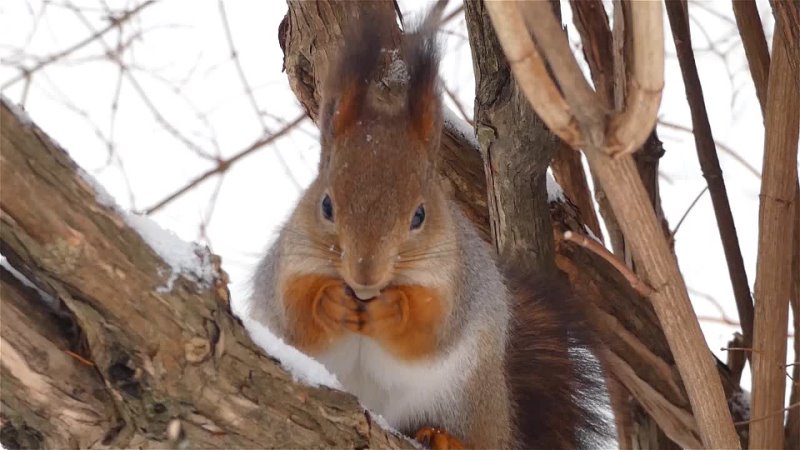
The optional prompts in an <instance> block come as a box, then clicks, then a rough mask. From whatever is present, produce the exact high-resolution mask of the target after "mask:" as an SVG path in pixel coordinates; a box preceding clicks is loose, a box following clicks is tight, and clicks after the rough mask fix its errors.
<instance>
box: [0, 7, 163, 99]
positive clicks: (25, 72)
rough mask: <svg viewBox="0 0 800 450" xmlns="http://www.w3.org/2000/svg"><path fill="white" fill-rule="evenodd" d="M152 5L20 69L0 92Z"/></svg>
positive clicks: (119, 18)
mask: <svg viewBox="0 0 800 450" xmlns="http://www.w3.org/2000/svg"><path fill="white" fill-rule="evenodd" d="M154 3H155V0H147V1H146V2H144V3H141V4H139V5H138V6H136V7H135V8H133V9H130V10H128V11H125V12H124V13H122V14H121V15H120V16H119V17H112V18H111V20H110V23H109V24H108V25H107V26H106V27H105V28H103V29H101V30H98V31H96V32H94V33H92V34H91V35H90V36H88V37H86V38H85V39H83V40H81V41H79V42H76V43H75V44H73V45H70V46H69V47H67V48H65V49H64V50H61V51H60V52H56V53H53V54H52V55H50V56H47V57H45V58H44V59H42V60H41V61H39V62H38V63H37V64H36V65H34V66H33V67H30V68H21V72H22V73H20V74H19V75H18V76H16V77H14V78H12V79H10V80H8V81H6V82H5V83H3V85H2V86H1V87H0V90H5V89H7V88H8V87H9V86H12V85H14V84H15V83H17V82H19V81H20V80H24V79H27V78H30V77H31V76H32V75H33V74H34V73H36V72H37V71H39V70H41V69H42V68H43V67H45V66H47V65H49V64H52V63H54V62H56V61H58V60H60V59H62V58H64V57H67V56H69V55H71V54H72V53H75V52H76V51H77V50H80V49H81V48H83V47H85V46H86V45H88V44H91V43H92V42H94V41H96V40H98V39H99V38H100V37H102V36H103V35H104V34H106V33H108V32H109V31H111V30H114V29H116V28H119V26H120V25H122V24H123V23H125V22H127V21H128V20H130V19H131V18H132V17H134V16H135V15H137V14H139V13H140V12H141V11H142V10H144V9H145V8H147V7H148V6H150V5H152V4H154Z"/></svg>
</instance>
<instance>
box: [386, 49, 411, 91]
mask: <svg viewBox="0 0 800 450" xmlns="http://www.w3.org/2000/svg"><path fill="white" fill-rule="evenodd" d="M389 53H391V54H392V63H391V64H390V65H389V70H388V71H387V73H386V76H384V77H383V81H384V83H386V84H389V83H398V84H405V83H407V82H408V78H409V75H408V69H407V68H406V63H405V62H404V61H403V60H402V59H400V56H399V55H398V51H397V50H396V49H393V50H390V51H389Z"/></svg>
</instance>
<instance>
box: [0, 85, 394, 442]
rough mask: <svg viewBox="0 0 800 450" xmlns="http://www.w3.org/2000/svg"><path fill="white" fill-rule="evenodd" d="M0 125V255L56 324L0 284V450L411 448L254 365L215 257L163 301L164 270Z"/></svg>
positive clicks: (29, 299)
mask: <svg viewBox="0 0 800 450" xmlns="http://www.w3.org/2000/svg"><path fill="white" fill-rule="evenodd" d="M0 119H2V123H3V132H2V135H1V136H0V139H1V142H2V148H3V153H2V162H3V163H2V165H0V179H2V197H0V207H1V208H2V209H1V211H0V219H1V220H2V227H0V244H1V245H0V250H1V251H2V254H3V255H4V256H5V257H6V258H8V261H9V262H10V264H11V265H12V266H14V267H15V268H17V270H19V271H20V272H22V273H24V274H25V276H26V277H27V278H28V279H29V280H31V281H32V282H33V283H35V284H36V286H37V287H38V288H39V289H41V290H42V291H43V292H44V293H45V294H44V296H45V297H48V298H52V299H54V300H52V301H51V303H56V302H57V303H58V304H60V308H61V309H62V310H63V311H62V313H61V314H60V315H59V316H58V317H54V316H52V315H51V314H49V313H48V310H49V308H51V306H47V305H46V304H45V303H44V302H42V301H41V300H39V299H38V298H36V295H34V294H36V292H35V291H33V290H31V289H25V288H24V287H23V286H21V285H20V283H19V282H18V281H17V280H16V279H14V278H13V277H10V276H9V274H8V272H7V271H4V272H3V274H2V275H3V276H2V292H3V294H2V296H1V297H2V308H3V309H2V315H3V321H2V326H1V327H0V336H1V337H2V344H3V352H2V358H0V361H1V362H2V375H3V389H2V394H1V398H2V417H3V421H2V423H3V425H2V427H3V428H2V432H0V437H2V439H3V445H5V446H7V448H19V447H29V446H30V447H42V446H43V447H46V448H78V447H79V448H99V447H104V448H105V447H116V448H133V447H143V448H156V447H160V448H163V447H165V446H168V445H170V444H171V445H176V446H184V445H188V446H190V447H192V448H288V447H294V448H298V447H306V448H308V447H339V448H354V449H355V448H365V447H370V448H371V447H377V448H397V447H398V446H403V445H405V446H409V444H408V443H407V442H406V443H404V442H403V441H402V440H399V439H397V438H396V437H394V436H392V435H391V434H388V433H386V432H385V431H383V430H381V429H380V427H377V426H374V425H373V424H372V422H371V421H370V418H369V416H368V415H367V414H365V412H364V410H363V409H362V408H361V407H360V406H359V404H358V401H357V400H356V399H355V398H354V397H352V396H350V395H349V394H346V393H344V392H341V391H337V390H334V389H330V388H325V387H321V388H314V387H310V386H304V385H299V384H296V383H293V382H292V377H291V376H290V375H289V374H288V373H286V372H285V371H284V370H283V369H282V368H281V367H280V366H279V365H278V364H277V362H276V361H275V360H273V359H271V358H269V357H267V356H265V355H264V353H263V352H262V351H261V350H260V349H259V348H258V347H257V346H256V345H255V344H253V342H252V341H251V340H250V338H249V337H248V335H247V333H246V331H245V330H244V328H243V327H242V325H241V323H240V322H239V321H238V320H237V319H236V318H235V317H234V316H233V314H232V313H231V311H230V308H229V303H228V301H229V298H228V291H227V287H226V277H225V275H224V273H223V272H222V271H221V269H220V268H219V264H218V263H219V260H218V259H216V260H215V259H214V258H212V257H211V256H210V255H208V254H201V255H198V259H199V261H205V262H206V263H207V264H209V265H210V267H208V270H210V271H212V273H213V281H212V282H211V283H208V284H207V285H206V284H204V283H197V282H195V281H192V280H190V279H188V278H187V277H184V276H181V277H179V278H177V279H175V280H174V284H173V287H172V288H171V289H163V287H164V286H165V285H167V284H168V281H169V279H170V276H171V275H170V274H171V268H170V266H169V265H167V263H165V262H164V261H163V260H162V259H161V258H160V257H159V256H158V254H157V253H156V252H155V251H154V250H153V249H152V248H150V247H149V246H148V245H147V244H146V243H145V241H143V239H142V237H141V236H140V235H139V234H138V233H137V232H136V231H134V230H133V229H131V228H130V227H129V226H128V225H127V224H126V220H125V218H124V217H123V216H122V214H121V213H120V212H119V211H117V210H116V209H115V208H114V207H110V206H108V205H107V204H104V203H105V200H104V199H103V197H102V196H100V197H98V195H101V194H98V193H97V192H96V191H95V189H94V188H93V187H92V186H91V185H90V184H89V183H88V182H87V181H86V180H85V178H83V177H82V176H81V175H80V174H79V173H78V171H79V169H78V167H77V166H76V165H75V163H74V162H73V161H72V160H71V159H70V158H69V156H67V154H66V153H65V152H64V151H63V150H62V149H61V148H60V147H59V146H58V145H57V144H55V143H54V142H53V141H51V140H50V139H49V138H48V137H47V135H46V134H44V133H43V132H42V131H41V130H39V129H38V128H37V127H36V126H35V125H32V124H25V123H23V122H21V121H20V119H19V117H18V116H17V115H15V113H13V112H12V111H11V109H9V107H8V106H7V105H6V103H5V101H4V102H3V104H2V109H1V110H0ZM98 199H99V200H98ZM170 424H172V425H170ZM178 425H180V426H179V427H178ZM170 427H175V428H173V430H175V429H179V430H180V432H177V433H174V434H175V437H176V439H173V440H172V441H171V440H170V433H169V431H168V430H169V429H170Z"/></svg>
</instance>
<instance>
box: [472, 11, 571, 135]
mask: <svg viewBox="0 0 800 450" xmlns="http://www.w3.org/2000/svg"><path fill="white" fill-rule="evenodd" d="M517 5H518V2H511V1H508V2H486V9H487V11H488V12H489V16H490V17H491V18H492V23H493V24H494V28H495V32H496V33H497V37H498V39H499V40H500V43H501V44H502V46H503V50H504V51H505V52H506V56H507V58H508V63H509V65H510V66H511V68H512V70H513V71H514V77H515V78H516V80H517V84H518V85H519V87H520V89H522V91H523V92H524V93H525V96H526V97H527V99H528V101H530V102H531V104H532V105H533V107H534V109H535V110H536V113H537V114H538V115H539V117H541V118H542V120H543V121H544V123H545V124H547V127H548V128H550V130H551V131H553V133H555V134H557V135H558V137H560V138H561V139H562V140H563V141H564V142H567V143H568V144H570V145H571V146H572V147H574V148H578V147H580V146H581V141H582V139H583V138H582V136H581V131H580V130H579V129H578V123H577V121H576V119H575V117H574V116H573V115H572V112H571V110H570V108H569V106H568V105H567V102H566V100H564V97H563V96H562V95H561V93H560V92H559V90H558V88H557V87H556V84H555V83H554V82H553V80H552V79H551V78H550V75H549V74H548V73H547V67H546V66H545V63H544V60H543V59H542V57H541V56H540V55H539V51H538V50H536V46H535V45H534V44H533V41H531V40H530V38H528V37H527V36H528V29H527V28H526V27H525V21H524V20H523V19H522V16H521V15H520V10H519V8H518V6H517Z"/></svg>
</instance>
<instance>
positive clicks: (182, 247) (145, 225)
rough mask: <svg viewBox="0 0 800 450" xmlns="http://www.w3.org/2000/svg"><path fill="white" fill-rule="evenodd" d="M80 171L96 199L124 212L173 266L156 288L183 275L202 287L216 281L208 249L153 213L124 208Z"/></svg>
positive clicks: (162, 288) (161, 289) (165, 288)
mask: <svg viewBox="0 0 800 450" xmlns="http://www.w3.org/2000/svg"><path fill="white" fill-rule="evenodd" d="M77 172H78V176H80V178H81V179H82V180H83V181H84V182H85V183H86V184H87V185H89V187H90V188H92V189H93V190H94V192H95V200H97V202H98V203H100V204H101V205H103V206H105V207H107V208H111V209H112V210H114V211H115V212H116V213H117V214H119V215H121V216H122V218H123V220H125V223H127V224H128V226H130V227H131V228H133V229H134V230H136V232H137V233H138V234H139V236H141V237H142V239H144V241H145V242H146V243H147V245H149V246H150V248H151V249H153V251H155V252H156V254H157V255H158V256H159V257H161V259H162V260H163V261H164V262H165V263H167V265H168V266H170V269H171V272H170V274H169V278H167V282H166V284H165V285H164V286H160V287H158V288H156V292H159V293H163V292H169V291H171V290H172V287H173V285H174V284H175V280H177V279H178V276H181V275H182V276H183V277H185V278H187V279H189V280H191V281H194V282H195V283H197V284H198V285H200V286H201V287H208V286H210V285H211V284H212V283H213V280H214V273H213V269H212V264H211V254H210V252H209V251H208V249H206V248H203V247H200V246H199V245H197V244H195V243H188V242H186V241H184V240H182V239H180V238H179V237H178V236H177V235H176V234H175V233H174V232H172V231H170V230H167V229H164V228H162V227H161V226H160V225H158V224H157V223H156V222H155V221H153V220H152V219H150V218H149V217H146V216H141V215H138V214H134V213H132V212H128V211H124V210H123V209H122V208H120V207H119V206H118V205H117V203H116V202H115V201H114V198H113V197H112V196H111V194H109V193H108V191H106V190H105V188H103V186H102V185H101V184H100V183H98V182H97V180H95V178H94V177H93V176H91V175H90V174H88V173H87V172H86V171H84V170H83V169H81V168H78V170H77Z"/></svg>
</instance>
